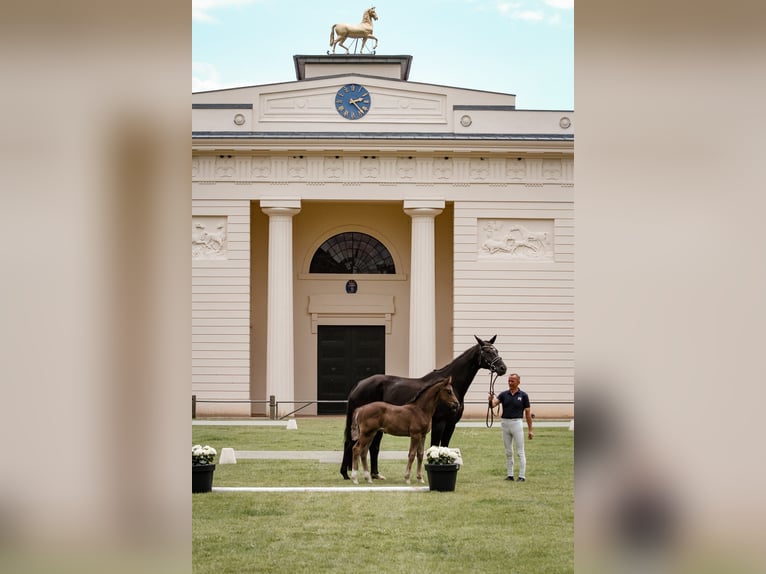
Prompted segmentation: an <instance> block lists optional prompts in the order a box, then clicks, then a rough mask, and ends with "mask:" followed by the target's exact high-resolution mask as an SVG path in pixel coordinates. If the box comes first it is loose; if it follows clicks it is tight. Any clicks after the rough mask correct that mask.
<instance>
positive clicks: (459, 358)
mask: <svg viewBox="0 0 766 574" xmlns="http://www.w3.org/2000/svg"><path fill="white" fill-rule="evenodd" d="M478 348H479V344H478V343H477V344H475V345H473V346H471V347H468V348H467V349H466V350H465V351H463V352H462V353H460V355H458V356H457V357H456V358H455V359H453V360H452V362H450V363H447V364H446V365H444V366H443V367H440V368H438V369H434V370H433V371H432V372H431V375H435V374H438V375H439V376H442V377H443V376H444V375H445V374H446V373H448V372H450V371H451V370H452V369H454V368H455V365H456V364H458V363H462V362H463V359H465V358H467V357H468V355H470V354H471V353H475V352H476V349H478ZM477 365H478V362H477Z"/></svg>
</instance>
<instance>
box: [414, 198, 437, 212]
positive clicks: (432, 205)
mask: <svg viewBox="0 0 766 574" xmlns="http://www.w3.org/2000/svg"><path fill="white" fill-rule="evenodd" d="M408 209H438V210H439V211H441V210H442V209H444V200H443V199H405V200H404V210H405V211H407V210H408Z"/></svg>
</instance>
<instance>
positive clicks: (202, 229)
mask: <svg viewBox="0 0 766 574" xmlns="http://www.w3.org/2000/svg"><path fill="white" fill-rule="evenodd" d="M210 219H216V220H217V221H213V222H211V221H210ZM203 220H207V223H203ZM212 225H215V231H208V227H211V226H212ZM225 257H226V223H225V219H224V218H222V217H220V218H202V217H200V218H195V219H194V220H193V222H192V259H224V258H225Z"/></svg>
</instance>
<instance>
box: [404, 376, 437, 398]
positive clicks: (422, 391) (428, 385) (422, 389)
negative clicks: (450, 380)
mask: <svg viewBox="0 0 766 574" xmlns="http://www.w3.org/2000/svg"><path fill="white" fill-rule="evenodd" d="M446 380H447V379H446V377H444V378H441V379H437V380H436V381H434V382H433V383H429V384H427V385H425V386H424V387H421V388H420V390H418V392H417V393H415V396H414V397H412V398H411V399H410V400H409V401H407V402H406V403H405V404H409V403H414V402H417V400H418V399H419V398H420V395H422V394H423V393H425V392H426V391H427V390H428V389H432V388H433V387H435V386H436V385H439V384H441V383H443V382H444V381H446Z"/></svg>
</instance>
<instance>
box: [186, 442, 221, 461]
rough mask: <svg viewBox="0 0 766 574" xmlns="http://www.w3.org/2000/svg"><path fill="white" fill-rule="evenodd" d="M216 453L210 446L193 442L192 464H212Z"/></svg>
mask: <svg viewBox="0 0 766 574" xmlns="http://www.w3.org/2000/svg"><path fill="white" fill-rule="evenodd" d="M217 454H218V452H217V451H216V450H215V449H214V448H213V447H212V446H209V445H205V446H202V445H200V444H195V445H194V446H193V447H192V464H193V465H194V464H213V460H215V455H217Z"/></svg>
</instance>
